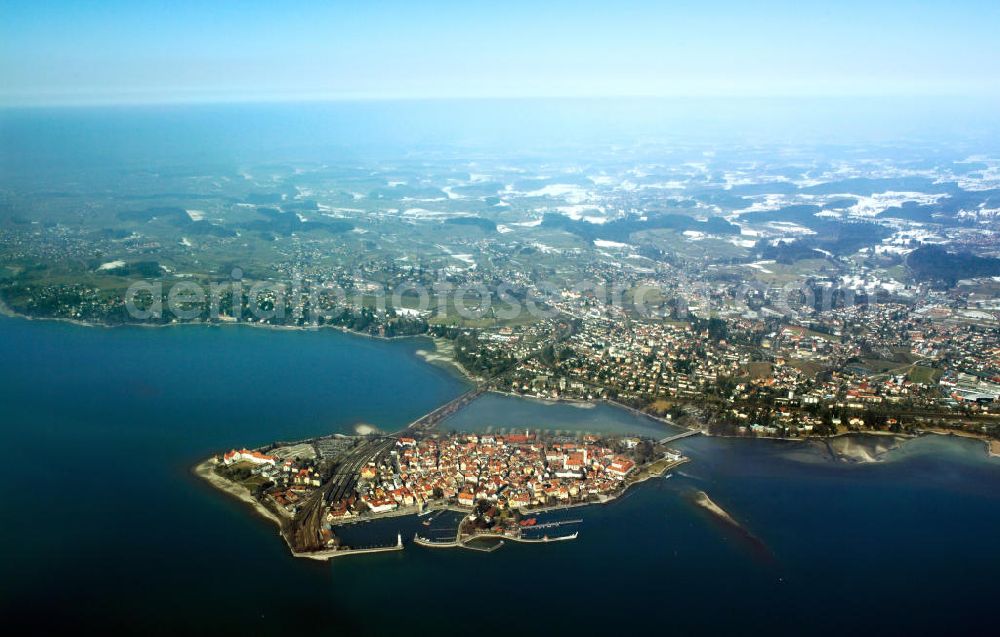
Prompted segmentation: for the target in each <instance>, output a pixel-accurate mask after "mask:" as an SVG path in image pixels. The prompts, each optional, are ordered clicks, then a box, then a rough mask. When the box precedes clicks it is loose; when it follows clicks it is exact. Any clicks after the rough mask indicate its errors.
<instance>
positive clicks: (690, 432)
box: [656, 429, 701, 445]
mask: <svg viewBox="0 0 1000 637" xmlns="http://www.w3.org/2000/svg"><path fill="white" fill-rule="evenodd" d="M700 433H701V430H700V429H688V430H687V431H682V432H681V433H679V434H675V435H673V436H667V437H666V438H662V439H660V440H657V441H656V443H657V444H660V445H669V444H670V443H671V442H673V441H675V440H680V439H681V438H690V437H691V436H697V435H698V434H700Z"/></svg>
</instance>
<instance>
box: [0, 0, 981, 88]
mask: <svg viewBox="0 0 1000 637" xmlns="http://www.w3.org/2000/svg"><path fill="white" fill-rule="evenodd" d="M542 4H543V2H542V1H541V0H537V1H535V2H519V1H516V0H506V1H503V2H499V1H498V2H489V3H475V2H473V1H472V0H465V1H464V2H435V1H433V0H425V1H416V0H412V1H409V2H380V1H378V0H363V1H357V2H353V1H344V2H324V3H320V2H273V3H263V2H253V1H243V2H231V3H226V2H185V1H183V0H173V1H171V2H141V0H130V1H124V2H88V1H86V0H74V1H68V2H52V1H49V2H47V1H45V0H34V1H27V2H21V1H19V0H3V1H2V2H0V104H4V105H18V104H71V103H74V104H75V103H120V102H128V103H134V102H178V101H180V102H184V101H220V100H221V101H228V100H272V99H273V100H289V99H291V100H298V99H312V98H358V97H364V98H396V97H407V98H411V97H412V98H440V97H487V96H489V97H531V96H635V95H653V96H720V95H721V96H736V95H742V96H764V97H770V96H799V95H805V96H826V95H838V96H844V95H848V96H850V95H858V96H871V95H879V96H897V95H947V96H968V97H970V98H980V97H989V98H991V99H995V98H996V97H997V96H998V95H1000V45H998V43H997V38H998V33H1000V2H997V1H996V0H988V1H961V0H957V1H956V0H952V1H951V2H927V1H920V0H911V1H910V2H877V1H875V0H870V1H868V2H850V1H847V2H844V1H837V2H825V3H813V2H807V1H804V0H800V1H797V2H749V1H747V2H727V1H712V0H703V1H700V2H668V1H667V0H663V1H660V2H653V1H648V2H644V1H633V2H629V1H627V0H626V1H622V0H619V1H615V2H610V1H609V2H588V1H586V0H576V1H573V2H545V3H544V6H541V5H542ZM814 4H815V5H822V6H811V5H814Z"/></svg>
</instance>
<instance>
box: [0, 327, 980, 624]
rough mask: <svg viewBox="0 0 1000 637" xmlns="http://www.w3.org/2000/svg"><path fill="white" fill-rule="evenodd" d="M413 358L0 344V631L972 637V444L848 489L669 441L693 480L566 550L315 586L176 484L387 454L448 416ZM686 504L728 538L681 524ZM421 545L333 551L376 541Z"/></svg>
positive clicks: (172, 339)
mask: <svg viewBox="0 0 1000 637" xmlns="http://www.w3.org/2000/svg"><path fill="white" fill-rule="evenodd" d="M420 347H427V343H426V342H425V341H419V340H412V341H398V342H390V343H387V342H379V341H372V340H368V339H364V338H358V337H352V336H348V335H343V334H340V333H335V332H330V331H323V332H319V333H312V332H273V331H264V330H256V329H250V328H230V327H226V328H209V327H183V328H176V329H156V330H152V329H139V328H122V329H114V330H105V329H88V328H81V327H76V326H71V325H65V324H56V323H43V322H28V321H20V320H11V319H0V361H2V363H3V364H2V366H0V406H2V413H0V427H2V433H3V436H4V440H5V442H6V443H7V444H6V448H7V450H8V452H7V458H6V462H4V463H2V464H0V472H2V474H0V478H2V480H0V488H2V489H3V495H4V501H5V504H6V506H5V514H4V518H3V524H2V525H0V539H2V540H3V541H2V547H3V548H2V549H0V550H2V551H3V555H2V560H0V574H2V577H0V582H2V583H0V586H2V589H0V604H2V606H3V616H4V617H5V618H9V621H11V622H17V623H22V622H30V623H32V624H33V625H36V626H53V627H60V628H64V629H66V628H73V629H81V628H85V627H89V626H108V625H112V626H117V627H120V628H125V629H127V630H129V631H135V632H139V631H142V632H146V633H149V632H152V633H169V632H174V631H177V630H198V631H199V632H204V631H217V632H221V633H222V634H231V633H233V632H236V631H256V632H258V633H274V632H283V633H289V632H293V631H299V630H316V629H322V630H324V631H325V632H327V633H331V632H336V633H338V634H385V635H395V634H400V633H401V632H403V631H411V632H412V634H440V635H447V634H458V633H469V632H472V631H480V630H490V631H495V630H498V629H514V630H530V631H531V632H532V633H533V634H550V635H565V634H595V633H597V632H605V631H607V632H613V633H615V634H626V633H627V632H628V631H637V632H639V631H641V632H644V633H646V632H649V633H656V634H661V633H663V632H668V633H672V634H699V633H709V632H714V633H720V632H722V633H727V634H732V633H738V632H746V631H751V632H752V633H758V632H760V633H763V632H765V631H766V632H767V633H768V634H796V635H798V634H844V633H850V634H880V635H886V634H984V633H986V632H993V630H992V623H991V621H990V613H989V609H990V608H991V607H992V603H993V602H994V601H995V600H996V599H997V596H998V593H1000V584H997V578H996V575H997V573H998V568H1000V554H998V552H997V550H996V549H995V544H996V541H997V537H1000V462H997V461H995V460H993V461H991V460H989V459H987V458H986V456H985V453H984V452H983V449H982V446H981V445H980V444H978V443H975V442H970V441H956V440H950V439H944V438H927V439H921V440H919V441H916V442H914V443H910V444H908V445H906V446H904V447H903V448H902V449H901V450H899V451H897V452H894V453H893V454H892V455H891V456H890V457H889V458H888V459H887V460H886V461H885V462H882V463H878V464H874V465H845V464H839V463H833V462H830V461H828V460H826V459H825V458H824V456H823V455H822V454H820V453H818V452H814V451H810V450H809V449H807V448H805V447H803V446H802V445H796V444H794V443H775V442H768V441H735V440H718V439H705V438H690V439H686V440H684V441H681V442H678V443H677V446H678V447H681V448H683V450H684V451H685V453H686V454H687V455H689V456H690V457H691V458H692V462H690V463H688V464H687V465H684V466H683V467H681V468H680V470H679V471H676V472H675V475H674V477H673V478H672V479H669V480H655V481H650V482H647V483H645V484H643V485H642V486H640V487H638V488H636V489H633V490H632V491H631V492H630V493H629V494H628V495H626V496H625V497H624V498H622V499H620V500H617V501H615V502H613V503H611V504H609V505H607V506H603V507H587V508H585V509H576V510H574V511H573V512H572V515H571V516H569V514H567V517H574V518H576V517H582V518H584V522H583V524H582V525H580V527H579V530H580V538H579V539H578V540H577V541H575V542H564V543H559V544H553V545H546V546H534V545H520V546H505V547H503V548H502V549H501V550H499V551H496V552H494V553H489V554H484V553H473V552H468V551H454V550H451V551H449V550H431V549H422V548H420V547H416V546H410V547H407V549H406V550H405V551H403V552H401V553H391V554H384V555H375V556H369V557H359V558H356V559H355V558H345V559H340V560H337V561H335V562H334V563H332V564H323V563H313V562H308V561H305V560H295V559H292V558H290V557H289V556H288V553H287V550H286V548H285V546H284V543H283V542H282V541H281V540H280V539H279V538H278V537H277V535H276V531H275V529H274V528H273V526H271V525H270V524H269V523H266V522H264V521H262V520H258V519H256V518H254V517H252V516H251V515H250V514H249V511H248V510H247V509H246V508H245V507H244V506H243V505H241V504H240V503H238V502H235V501H232V500H230V499H227V498H225V497H223V496H222V495H220V494H217V493H215V492H213V491H211V490H209V489H207V488H205V487H204V485H202V484H201V483H200V482H199V481H197V480H196V479H194V478H193V477H192V476H191V475H190V467H191V465H192V464H194V463H195V462H196V461H198V460H199V459H201V458H202V457H204V456H205V455H206V454H208V453H211V452H213V451H216V450H219V449H225V448H228V447H232V446H236V445H243V444H247V445H256V444H261V443H264V442H268V441H270V440H273V439H275V438H284V439H293V438H301V437H305V436H312V435H317V434H322V433H328V432H330V431H343V432H349V431H350V430H351V428H352V427H353V425H354V424H356V423H358V422H368V423H372V424H375V425H377V426H380V427H382V428H385V429H393V428H395V427H399V426H402V425H404V424H406V423H407V422H409V421H411V420H413V419H414V418H416V417H418V416H420V415H421V414H423V413H425V412H427V411H429V410H430V409H432V408H433V407H435V406H436V405H438V404H440V403H442V402H445V401H447V400H448V399H450V398H451V397H454V396H457V395H458V394H460V393H461V392H462V391H464V389H465V387H466V385H465V384H464V383H463V382H462V381H461V380H460V379H457V378H455V377H454V376H453V375H452V374H450V373H449V372H447V371H445V370H443V369H440V368H437V367H433V366H430V365H427V364H425V363H424V362H423V361H422V360H421V359H420V358H419V356H418V355H417V354H416V350H417V349H419V348H420ZM446 426H449V427H455V428H473V429H477V430H484V429H486V428H490V427H492V428H504V427H517V428H520V427H525V426H530V427H532V428H536V427H543V428H550V429H572V428H576V429H580V430H585V431H624V430H630V429H634V430H635V431H636V433H645V434H647V435H656V433H657V432H660V431H666V430H667V428H666V427H665V426H663V425H662V424H660V423H657V422H655V421H651V420H648V419H645V418H641V417H636V416H634V415H632V414H630V413H627V412H623V411H621V410H616V409H614V408H611V407H608V406H598V407H594V408H591V409H584V408H580V407H576V406H571V405H555V406H553V405H547V404H543V403H537V402H534V401H523V400H517V399H512V398H506V397H500V396H487V397H485V398H483V399H481V400H480V401H478V402H477V403H476V404H474V405H473V406H472V407H471V408H469V409H467V410H465V411H464V412H462V413H460V414H459V415H457V416H456V417H454V418H452V419H450V420H449V421H448V422H447V423H446ZM699 490H703V491H705V492H707V493H708V494H709V495H710V496H711V497H712V499H713V500H715V501H716V502H717V503H718V504H719V505H720V506H722V507H724V508H725V509H726V510H727V511H728V512H729V513H730V514H731V515H732V516H733V517H734V518H736V519H737V520H738V521H739V522H740V523H741V524H742V525H743V527H744V531H743V532H739V531H736V530H735V529H733V528H731V527H729V526H726V525H724V524H721V523H719V521H718V520H717V519H715V518H713V517H712V516H711V515H709V514H707V513H706V512H704V511H703V510H702V509H700V508H698V507H697V506H695V505H694V504H693V503H692V494H693V493H695V492H697V491H699ZM435 524H439V525H441V526H445V525H446V524H447V520H444V519H442V520H441V521H440V522H436V523H435ZM417 528H421V529H423V528H424V527H420V525H419V522H418V521H417V520H414V519H399V520H385V521H380V522H377V523H371V524H368V525H364V526H363V527H358V528H356V529H352V530H351V531H350V533H351V534H352V536H351V540H352V541H355V542H359V543H360V542H362V541H370V542H380V541H388V540H394V539H395V535H396V533H397V532H401V533H403V535H404V538H408V537H412V533H413V532H414V531H415V530H417ZM493 611H496V612H493Z"/></svg>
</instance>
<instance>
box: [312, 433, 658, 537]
mask: <svg viewBox="0 0 1000 637" xmlns="http://www.w3.org/2000/svg"><path fill="white" fill-rule="evenodd" d="M643 444H646V445H648V444H649V443H648V441H647V442H643V441H641V440H639V439H637V438H624V439H602V438H599V437H596V436H585V437H583V438H582V439H581V440H579V441H576V440H569V439H566V440H546V439H543V438H541V437H539V436H538V435H536V434H533V433H513V434H505V435H493V434H453V435H449V436H433V437H427V438H422V439H420V440H417V439H415V438H406V437H404V438H400V439H399V441H398V442H397V445H396V449H395V450H393V451H392V452H391V453H390V454H388V455H386V456H384V457H382V458H381V459H379V460H378V461H377V462H375V461H373V462H370V463H369V464H368V465H366V466H364V467H363V468H362V469H361V471H360V481H359V483H358V486H357V494H358V495H357V499H356V500H355V499H350V500H344V501H341V502H337V503H334V504H333V505H332V506H331V510H330V513H329V519H330V520H331V521H332V520H336V519H345V518H350V517H353V516H356V515H359V514H361V513H365V512H370V513H374V514H378V513H386V512H389V511H393V510H396V509H410V508H413V507H421V506H424V505H426V504H427V503H429V502H432V501H450V502H453V503H456V504H457V505H459V506H463V507H472V506H473V505H475V504H476V503H478V502H482V501H488V502H491V503H494V504H496V505H497V506H499V507H501V508H529V507H535V506H545V505H553V504H560V503H572V502H582V501H587V500H594V499H600V498H602V497H608V496H610V495H612V494H614V493H616V492H617V491H619V490H620V489H621V488H622V487H623V485H624V483H625V480H626V478H627V477H628V476H630V475H631V474H632V473H633V472H635V471H636V470H637V468H638V466H639V460H638V458H637V457H636V455H635V450H636V449H637V448H638V447H639V446H640V445H643ZM671 453H672V452H671Z"/></svg>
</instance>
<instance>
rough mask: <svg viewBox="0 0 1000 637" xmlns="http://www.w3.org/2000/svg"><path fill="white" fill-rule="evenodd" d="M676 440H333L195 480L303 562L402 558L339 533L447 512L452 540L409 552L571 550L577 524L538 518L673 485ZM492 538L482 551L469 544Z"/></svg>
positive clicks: (266, 451) (257, 457)
mask: <svg viewBox="0 0 1000 637" xmlns="http://www.w3.org/2000/svg"><path fill="white" fill-rule="evenodd" d="M686 435H688V432H685V433H682V434H679V436H681V437H683V436H686ZM673 439H676V436H674V437H669V438H665V439H663V440H660V441H656V440H652V439H649V438H645V437H636V436H598V435H593V434H580V435H572V436H570V435H556V434H549V433H544V432H541V431H530V430H526V431H517V432H509V433H503V434H499V433H498V434H493V433H454V432H453V433H440V432H436V431H429V432H427V431H419V430H418V431H413V432H411V431H404V432H402V433H400V434H397V435H393V436H381V435H377V434H370V435H368V436H330V437H325V438H319V439H314V440H308V441H302V442H297V443H294V444H287V445H271V446H270V447H265V448H261V449H258V450H249V449H233V450H230V451H228V452H226V453H224V454H221V455H218V456H215V457H213V458H212V459H210V460H208V461H206V462H205V463H203V464H202V465H201V466H200V467H199V473H200V474H201V475H202V477H205V478H206V479H208V480H209V481H210V482H212V483H213V484H216V485H217V486H225V487H226V490H228V491H230V492H231V493H233V494H234V495H238V496H239V497H242V498H243V499H245V500H249V501H252V502H253V503H254V504H255V506H256V507H257V508H258V510H259V511H260V512H261V513H263V514H264V515H266V516H267V517H269V518H271V519H273V520H274V521H276V522H277V523H278V524H279V526H280V528H281V533H282V536H283V537H284V538H285V539H286V541H287V542H288V544H289V546H290V548H291V549H292V552H293V554H295V555H296V556H301V557H310V558H314V559H329V558H332V557H339V556H343V555H351V554H356V553H367V552H377V551H384V550H400V549H402V548H403V546H404V543H403V539H402V537H401V536H400V537H398V538H397V542H396V544H394V545H388V546H379V547H363V548H359V547H352V546H348V545H346V544H345V543H344V542H343V541H342V540H341V538H340V537H339V536H338V529H339V528H341V527H343V526H345V525H350V524H355V523H359V522H366V521H373V520H377V519H383V518H391V517H398V516H420V517H424V518H425V520H424V524H425V526H426V527H429V526H430V524H431V522H432V520H434V519H435V518H436V517H437V516H438V515H440V514H442V513H445V512H453V513H455V514H458V517H457V518H456V520H455V523H454V525H453V528H450V529H449V531H448V535H449V537H448V538H447V539H445V540H443V541H442V540H440V539H437V540H435V539H431V538H428V537H421V536H420V535H419V534H418V535H416V536H415V537H414V538H413V541H414V544H417V545H420V546H426V547H464V548H470V549H474V550H495V549H496V548H499V546H500V545H501V544H502V543H503V542H504V541H514V542H540V543H546V542H553V541H560V540H569V539H575V538H576V537H577V534H576V532H574V533H571V534H559V531H558V528H557V527H559V526H562V525H567V524H570V523H572V522H580V521H582V520H574V521H568V520H565V519H563V520H556V521H542V522H540V521H539V520H540V519H541V516H542V515H544V514H546V513H551V512H553V511H562V510H566V509H570V508H575V507H583V506H587V505H594V504H603V503H608V502H611V501H612V500H614V499H615V498H617V497H619V496H621V495H622V494H623V493H624V492H625V491H626V490H627V489H628V488H629V487H630V486H631V485H633V484H636V483H638V482H641V481H644V480H647V479H650V478H660V477H665V476H670V475H671V474H670V473H669V472H670V470H671V469H673V468H675V467H677V466H678V465H680V464H682V463H684V462H686V461H687V458H686V457H684V456H683V455H682V454H681V453H680V452H678V451H677V450H675V449H672V448H670V447H668V446H666V444H665V443H666V442H668V441H670V440H673ZM436 532H437V534H438V535H440V531H438V530H437V529H436ZM452 536H453V537H452ZM490 539H492V540H493V542H492V543H489V542H487V543H485V544H486V545H487V546H486V548H484V543H482V542H474V540H490Z"/></svg>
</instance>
